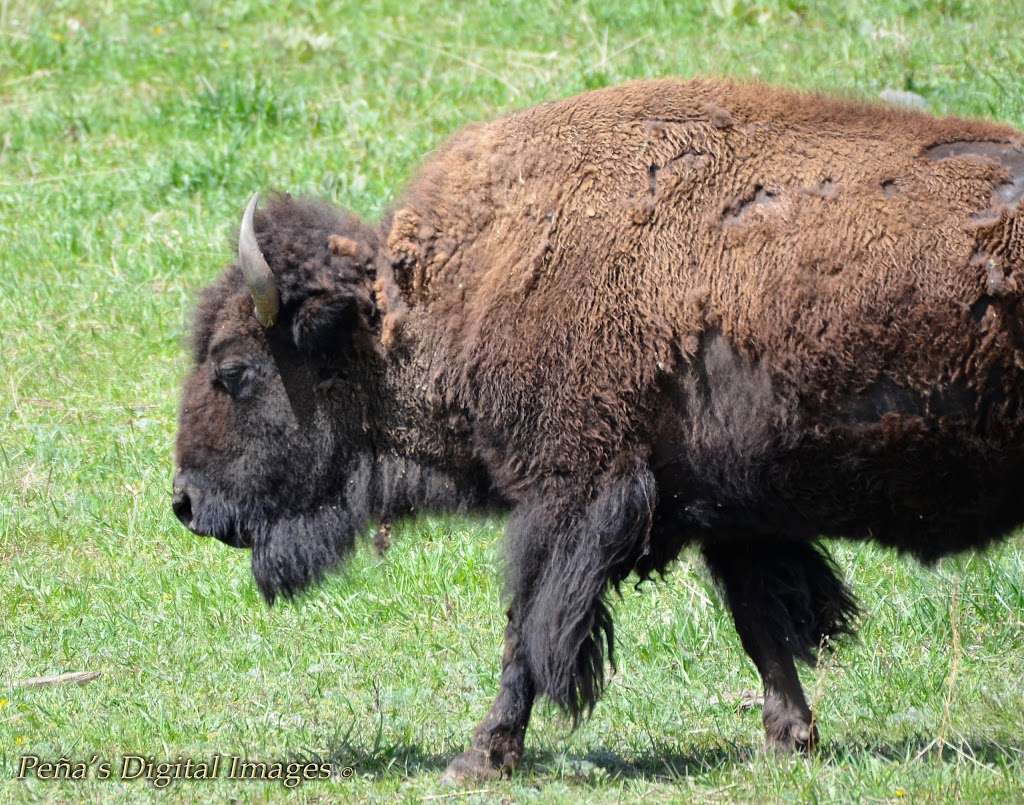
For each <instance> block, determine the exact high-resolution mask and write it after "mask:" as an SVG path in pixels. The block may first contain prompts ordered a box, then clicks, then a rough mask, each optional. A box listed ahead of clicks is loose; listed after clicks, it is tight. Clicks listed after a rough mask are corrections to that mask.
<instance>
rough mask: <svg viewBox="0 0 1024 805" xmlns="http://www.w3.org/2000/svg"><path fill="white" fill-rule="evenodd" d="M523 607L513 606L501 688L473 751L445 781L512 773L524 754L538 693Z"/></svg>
mask: <svg viewBox="0 0 1024 805" xmlns="http://www.w3.org/2000/svg"><path fill="white" fill-rule="evenodd" d="M519 612H520V607H518V606H516V605H515V604H513V606H512V607H511V608H510V609H509V611H508V625H507V626H506V627H505V652H504V654H503V656H502V661H501V687H500V689H499V691H498V697H497V698H496V699H495V700H494V704H493V705H491V709H490V712H488V714H487V716H486V717H485V718H484V720H483V721H481V722H480V725H479V726H478V727H477V728H476V730H475V732H474V733H473V741H472V743H471V744H470V747H469V749H467V750H466V751H465V752H463V753H462V754H461V755H459V756H458V757H457V758H455V759H454V760H453V761H452V762H451V763H449V764H448V768H447V770H446V771H445V773H444V777H443V778H442V780H443V781H444V782H447V783H461V782H462V781H463V780H467V779H472V780H486V779H490V778H493V777H498V776H500V775H501V774H503V773H506V772H510V771H511V770H512V769H513V768H515V766H516V765H517V764H518V763H519V759H520V758H521V757H522V755H523V740H524V739H525V737H526V726H527V724H528V723H529V721H530V711H531V709H532V708H533V700H534V696H535V695H536V691H535V688H534V684H533V678H532V677H531V675H530V669H529V667H528V665H527V663H526V658H525V655H524V650H523V644H522V640H521V639H520V628H521V623H522V619H521V617H520V615H519Z"/></svg>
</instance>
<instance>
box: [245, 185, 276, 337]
mask: <svg viewBox="0 0 1024 805" xmlns="http://www.w3.org/2000/svg"><path fill="white" fill-rule="evenodd" d="M259 198H260V194H259V193H253V194H252V198H250V199H249V203H248V204H246V205H245V213H244V214H243V215H242V229H241V230H240V231H239V233H238V265H239V268H241V269H242V276H243V277H245V284H246V285H247V286H248V288H249V293H251V294H252V304H253V308H254V310H255V313H256V318H257V319H259V322H260V324H262V325H263V326H264V327H271V326H273V324H274V322H275V321H277V309H278V307H279V306H280V297H279V296H278V293H277V285H275V284H274V275H273V273H271V271H270V266H269V265H267V261H266V259H265V258H264V257H263V252H261V251H260V246H259V244H258V243H257V242H256V230H255V229H253V225H252V214H253V213H254V212H255V211H256V202H258V201H259Z"/></svg>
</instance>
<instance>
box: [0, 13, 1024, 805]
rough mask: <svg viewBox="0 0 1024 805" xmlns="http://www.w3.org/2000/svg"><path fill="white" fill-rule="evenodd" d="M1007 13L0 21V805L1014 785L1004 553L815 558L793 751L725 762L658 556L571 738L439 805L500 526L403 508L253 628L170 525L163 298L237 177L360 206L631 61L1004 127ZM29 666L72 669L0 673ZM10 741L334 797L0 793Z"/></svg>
mask: <svg viewBox="0 0 1024 805" xmlns="http://www.w3.org/2000/svg"><path fill="white" fill-rule="evenodd" d="M612 9H614V10H612ZM1022 23H1024V3H1021V2H1020V0H1012V1H1007V2H998V3H997V2H990V3H989V2H971V0H894V1H893V2H886V3H870V2H863V1H862V0H850V1H849V2H845V3H835V4H825V3H817V2H813V0H773V1H769V2H752V1H749V0H708V2H695V3H678V4H677V3H671V2H668V1H667V0H665V1H664V2H657V1H656V0H649V2H640V1H639V0H629V1H628V2H623V3H621V4H616V3H607V2H594V3H579V4H576V3H572V4H565V5H556V4H554V3H545V2H533V1H531V2H516V3H511V4H507V5H503V6H502V7H500V8H499V7H498V5H497V4H491V3H487V2H474V3H469V2H455V0H441V2H422V0H401V1H399V0H394V1H392V0H377V1H374V0H368V1H367V2H352V3H348V4H337V5H335V6H333V7H327V4H323V6H322V7H321V6H320V5H318V4H316V3H313V2H287V1H286V0H279V2H276V3H273V4H270V3H267V4H264V5H258V4H255V3H249V2H243V1H242V0H230V2H225V3H219V2H212V1H211V0H200V1H199V2H194V3H186V2H184V0H152V2H124V3H121V2H118V3H115V2H113V0H100V1H99V2H95V0H94V2H45V1H44V2H22V0H0V334H2V335H0V338H2V341H0V344H2V345H0V473H2V475H0V800H4V801H7V800H36V799H45V800H69V801H78V800H83V799H87V800H90V801H108V800H109V801H113V800H117V799H122V798H124V797H126V796H127V797H132V798H164V797H166V796H170V797H171V798H172V799H175V800H183V801H184V800H187V801H191V800H210V801H222V800H224V799H227V798H231V797H234V798H238V799H241V800H248V799H258V800H278V799H281V798H284V797H286V796H287V797H291V798H294V799H297V800H310V801H313V800H327V799H335V798H343V799H344V798H368V799H377V800H389V801H390V800H391V799H393V798H395V797H399V798H404V799H409V800H418V799H424V798H425V799H428V800H439V801H445V800H444V799H442V798H447V799H448V800H451V801H460V800H462V799H465V800H477V801H498V800H501V801H545V802H548V801H563V802H574V801H579V800H584V801H593V802H601V801H618V800H629V801H633V800H641V799H643V800H645V801H648V800H653V801H659V800H663V801H669V800H675V801H680V800H698V801H701V800H714V801H721V800H744V801H763V800H776V799H784V800H807V801H817V802H830V801H848V800H864V801H881V800H890V801H900V800H904V801H921V802H923V801H947V800H950V799H962V800H966V801H982V800H985V801H1014V800H1018V801H1019V800H1022V799H1024V622H1022V617H1024V587H1022V584H1024V544H1022V542H1021V541H1020V539H1015V540H1012V541H1011V542H1009V543H1008V544H1006V545H1005V546H1003V547H1002V548H1001V549H999V550H996V551H993V552H991V553H988V554H986V555H983V556H975V557H965V558H962V559H958V560H954V561H949V562H945V563H943V564H941V565H940V566H939V567H938V568H937V569H932V570H925V569H922V568H920V567H918V566H916V565H913V564H911V563H909V562H907V561H903V560H899V559H897V558H896V557H895V556H893V555H891V554H889V553H886V552H883V551H880V550H877V549H875V548H873V547H870V546H853V547H850V546H837V547H836V554H837V558H838V560H839V562H840V564H841V565H842V567H843V568H844V570H845V572H846V574H847V577H848V580H849V581H850V582H851V583H852V585H853V587H854V588H855V590H856V591H857V592H858V593H859V595H860V598H861V601H862V603H863V605H864V609H865V619H864V624H863V629H862V631H861V637H860V639H859V641H857V642H855V643H852V644H850V645H847V646H845V647H843V648H841V649H840V650H839V651H838V653H837V654H835V655H834V656H833V657H832V658H830V659H828V660H827V662H826V663H825V665H824V667H822V668H820V669H817V670H809V671H808V672H807V673H806V675H805V682H806V684H807V687H808V690H809V692H810V694H811V696H812V698H813V700H814V702H815V705H816V709H817V714H818V719H819V724H820V727H821V730H822V735H823V738H824V743H823V746H822V748H821V750H820V752H819V753H818V754H817V755H816V756H815V757H814V758H812V759H810V760H803V759H792V760H790V759H782V760H780V759H776V758H774V757H767V756H765V755H763V754H762V753H761V752H760V744H761V726H760V716H759V713H758V711H757V710H756V709H741V708H740V707H739V706H738V700H739V692H740V691H742V690H743V689H748V688H756V687H757V685H758V682H757V677H756V675H755V672H754V669H753V666H752V665H751V664H750V663H749V662H748V661H747V660H746V658H745V656H744V655H743V653H742V650H741V648H740V646H739V642H738V640H737V638H736V636H735V634H734V631H733V629H732V626H731V623H730V621H729V619H728V616H727V614H726V613H725V612H724V611H723V609H722V608H721V607H720V606H719V605H718V603H717V598H716V594H715V591H714V589H713V588H712V586H711V585H710V583H709V581H708V579H707V578H706V576H705V575H704V573H703V571H702V569H701V567H700V564H699V562H698V561H697V559H696V558H695V557H692V556H687V557H684V558H683V560H682V561H681V562H680V563H679V565H678V567H677V569H676V570H675V572H674V573H673V574H672V575H671V576H670V578H669V579H668V581H667V582H666V583H664V584H660V585H656V586H645V588H644V589H642V590H639V591H633V590H632V589H628V590H627V592H626V594H625V597H624V599H623V600H622V601H621V602H620V603H619V605H618V607H617V614H618V623H619V629H618V635H619V644H620V651H619V654H620V657H621V667H620V669H619V672H618V674H617V675H616V676H615V678H614V680H613V682H612V684H611V686H610V688H609V690H608V693H607V695H606V697H605V699H604V700H603V702H602V703H601V704H600V705H599V707H598V709H597V711H596V713H595V715H594V717H593V719H592V720H591V721H589V722H588V723H586V724H585V725H584V726H582V727H581V728H580V729H579V730H578V731H576V732H575V733H573V732H571V731H570V730H569V728H568V726H567V725H566V723H565V722H564V721H563V720H561V719H560V718H559V717H558V716H557V714H556V713H554V712H553V711H552V710H551V709H550V708H548V707H542V708H540V709H539V711H538V712H537V714H536V717H535V721H534V724H533V727H532V729H531V732H530V734H529V736H528V738H527V748H528V757H527V760H526V763H525V766H524V767H523V768H522V770H521V771H520V772H519V773H518V774H517V775H516V776H515V777H514V778H513V779H511V780H508V781H501V782H497V783H491V784H486V785H480V786H477V787H475V788H471V789H469V790H468V791H459V792H453V791H450V790H444V789H442V788H441V787H440V786H439V784H438V778H439V775H440V773H441V770H442V769H443V768H444V765H445V763H446V761H447V759H449V758H450V757H451V756H452V755H453V754H455V753H457V752H458V751H460V750H461V748H462V747H463V745H464V742H465V741H466V739H467V738H468V736H469V733H470V731H471V729H472V727H473V725H474V724H475V722H476V721H477V719H478V718H479V717H480V716H482V715H483V713H484V712H485V711H486V709H487V707H488V705H489V703H490V700H491V697H492V696H493V694H494V692H495V689H496V683H497V671H498V660H499V656H500V641H501V629H502V626H503V624H502V618H501V605H500V587H499V583H498V580H497V577H496V569H497V564H498V563H497V556H498V551H497V549H498V542H499V539H500V534H501V526H502V523H501V522H499V521H480V520H458V519H440V518H439V519H426V520H421V521H419V522H415V523H409V524H406V525H405V526H403V527H401V528H399V529H398V530H397V532H396V539H395V547H394V548H393V550H392V551H391V553H390V554H389V555H387V556H386V558H384V559H379V558H378V557H376V556H375V555H374V554H373V552H372V551H371V550H369V549H368V548H367V549H364V550H363V551H361V553H360V554H359V555H358V556H357V557H356V559H355V560H354V562H353V563H352V564H351V565H350V566H349V568H348V569H347V570H346V571H345V572H344V573H343V574H341V575H338V576H336V577H334V578H333V579H332V580H331V581H330V582H329V583H328V584H327V585H325V586H324V587H323V588H322V589H320V590H318V591H316V592H314V593H313V594H311V595H309V596H308V597H306V598H305V599H303V600H301V601H300V602H298V603H296V604H290V605H280V606H277V607H275V608H274V609H268V608H267V607H265V606H264V605H263V603H262V602H261V601H260V599H259V598H258V596H257V594H256V591H255V588H254V585H253V583H252V581H251V579H250V573H249V568H248V559H247V556H246V555H245V554H244V553H242V552H236V551H231V550H229V549H227V548H224V547H223V546H221V545H220V544H219V543H214V542H213V541H205V540H201V539H197V538H193V537H191V536H189V535H188V534H187V533H186V532H185V531H184V530H183V529H182V528H181V527H180V526H179V525H178V523H177V522H176V520H175V519H174V517H173V516H172V514H171V511H170V505H169V503H170V500H169V498H170V480H171V474H172V465H171V445H172V440H173V435H174V420H175V413H176V410H175V409H176V397H177V389H178V384H179V380H180V378H181V377H182V374H183V372H184V371H185V369H186V353H185V350H184V348H183V341H184V337H185V327H186V322H187V316H188V311H189V308H190V306H191V305H192V303H193V301H194V299H195V297H196V293H197V291H198V290H199V289H200V288H201V287H202V286H203V285H204V284H205V283H207V282H208V281H210V280H211V279H212V278H213V277H214V275H215V274H216V273H217V272H218V271H219V269H220V267H221V266H222V265H223V264H224V263H225V261H227V260H228V259H229V256H230V253H231V244H230V242H229V235H230V233H231V232H232V230H233V227H234V226H235V225H236V222H237V219H238V215H239V210H240V207H241V205H242V204H243V203H244V200H245V198H246V197H247V195H248V194H249V193H251V192H252V191H253V190H254V189H267V188H282V189H288V190H291V191H298V192H309V193H315V194H318V195H322V196H326V197H328V198H330V199H333V200H334V201H336V202H337V203H339V204H342V205H345V206H348V207H351V208H353V209H355V210H356V211H358V212H360V213H362V214H365V215H367V216H371V217H372V216H375V215H377V214H378V213H379V212H380V211H381V210H382V209H383V208H384V207H385V206H386V205H387V203H388V201H389V199H391V198H392V197H393V196H394V194H395V192H396V191H397V189H398V188H399V187H400V185H401V184H402V182H403V181H404V179H405V178H406V177H407V176H408V175H409V174H410V172H411V171H412V170H413V169H414V167H415V166H416V164H417V163H418V162H419V161H420V160H421V159H422V158H423V157H424V155H425V154H426V153H427V152H428V151H430V150H431V149H432V148H433V147H434V146H436V145H437V144H438V143H439V142H440V141H441V140H442V139H443V138H444V136H445V135H446V134H448V133H449V132H451V131H453V130H455V129H456V128H458V127H459V126H460V125H462V124H463V123H465V122H468V121H471V120H476V119H480V118H486V117H490V116H493V115H495V114H498V113H500V112H502V111H505V110H509V109H513V108H516V107H521V106H526V105H529V104H532V103H535V102H538V101H541V100H545V99H551V98H557V97H560V96H564V95H568V94H571V93H575V92H578V91H581V90H584V89H587V88H592V87H598V86H604V85H607V84H613V83H617V82H619V81H622V80H625V79H628V78H632V77H639V76H655V75H665V74H675V75H683V76H688V75H692V74H695V73H725V74H732V75H737V76H756V77H759V78H761V79H764V80H768V81H771V82H776V83H783V84H788V85H792V86H798V87H807V88H815V89H828V90H834V91H837V92H841V93H844V94H847V95H852V96H860V97H874V96H877V94H878V92H879V91H880V90H882V89H883V88H887V87H889V88H896V89H910V90H913V91H915V92H917V93H919V94H921V95H922V96H923V97H924V98H925V99H926V100H927V102H928V103H929V105H930V106H931V108H932V109H933V110H934V111H936V112H940V113H957V114H961V115H973V116H982V117H989V118H995V119H999V120H1004V121H1008V122H1010V123H1013V124H1015V125H1017V126H1024V81H1022V76H1024V48H1022V47H1021V46H1020V38H1019V32H1020V29H1021V25H1022ZM64 671H101V672H102V676H101V677H100V678H99V679H97V680H96V681H94V682H92V683H91V684H88V685H84V686H81V687H79V686H75V685H65V686H57V687H48V688H38V689H24V688H18V687H13V686H12V684H11V683H13V682H15V681H17V680H21V679H24V678H26V677H33V676H39V675H43V674H53V673H59V672H64ZM27 753H31V754H35V755H39V756H40V757H42V758H43V759H49V760H56V759H58V758H60V757H61V756H62V755H63V756H65V757H68V758H70V759H72V760H85V761H88V760H90V759H91V758H92V757H93V756H96V758H97V763H98V762H99V761H102V760H107V761H111V762H113V763H115V766H116V763H117V761H118V759H119V758H120V757H122V756H123V755H125V754H129V753H131V754H140V755H145V756H150V757H153V758H155V759H156V760H174V759H176V758H178V757H179V756H181V757H190V758H195V759H202V758H208V757H209V756H210V755H212V754H213V753H221V754H223V755H233V754H237V755H247V756H249V757H251V758H259V759H264V760H282V759H292V758H296V757H309V758H320V759H325V760H330V761H332V762H333V763H334V764H335V766H336V768H341V767H343V766H350V767H351V768H352V769H353V770H354V776H353V777H352V778H351V779H348V780H343V779H340V778H338V779H334V780H331V781H328V782H322V781H317V782H308V783H306V784H304V785H302V786H300V787H298V788H295V789H292V790H289V789H286V788H285V787H284V786H283V785H282V784H281V783H259V782H239V781H231V780H227V779H219V780H217V781H210V782H177V783H175V784H173V785H172V786H171V787H170V788H169V789H166V790H165V791H164V792H162V793H161V792H159V791H157V790H156V789H155V788H153V787H152V786H151V785H149V784H146V783H144V782H141V781H134V782H124V781H119V780H117V779H111V780H109V781H99V780H96V779H90V780H87V781H85V782H62V783H57V782H49V781H45V782H44V781H39V780H29V781H25V782H15V781H13V780H12V779H11V778H12V776H13V774H14V771H15V769H16V766H17V763H18V758H19V757H20V756H22V755H24V754H27ZM116 776H117V775H116V774H115V775H114V778H116ZM91 777H93V778H95V766H94V767H93V769H92V774H91Z"/></svg>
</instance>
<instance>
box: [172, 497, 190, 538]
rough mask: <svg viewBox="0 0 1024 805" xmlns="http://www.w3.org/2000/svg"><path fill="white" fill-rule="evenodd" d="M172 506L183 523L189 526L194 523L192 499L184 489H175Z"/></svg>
mask: <svg viewBox="0 0 1024 805" xmlns="http://www.w3.org/2000/svg"><path fill="white" fill-rule="evenodd" d="M171 508H172V509H174V514H175V516H176V517H177V518H178V519H179V520H181V524H182V525H183V526H185V527H186V528H188V527H189V526H190V525H191V523H192V499H191V498H190V497H189V496H188V492H186V491H185V490H184V489H180V488H179V489H175V490H174V497H172V498H171Z"/></svg>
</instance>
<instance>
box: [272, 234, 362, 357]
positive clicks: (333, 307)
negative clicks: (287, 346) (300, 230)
mask: <svg viewBox="0 0 1024 805" xmlns="http://www.w3.org/2000/svg"><path fill="white" fill-rule="evenodd" d="M328 247H329V249H330V258H329V265H328V267H327V269H326V270H324V271H322V272H318V274H317V276H316V279H315V280H314V282H313V283H312V287H308V288H307V289H306V294H305V295H304V298H303V299H302V302H301V303H300V304H299V305H298V307H297V308H296V309H295V312H294V313H293V315H292V322H291V325H292V338H293V339H294V341H295V346H296V347H298V348H299V349H301V350H306V351H308V352H331V351H333V350H335V349H337V348H338V347H339V345H340V344H341V343H342V342H343V341H344V340H345V339H346V337H347V336H350V335H351V334H352V333H353V332H355V331H356V330H358V329H366V330H369V329H370V327H371V324H372V322H373V321H374V320H375V319H376V314H375V308H374V304H373V300H372V293H371V282H372V279H371V277H370V275H369V268H370V265H371V263H372V259H373V253H372V251H371V250H370V249H368V248H367V247H365V246H364V245H362V244H359V243H357V242H356V241H354V240H351V239H350V238H345V237H342V236H340V235H331V236H330V237H329V238H328Z"/></svg>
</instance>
